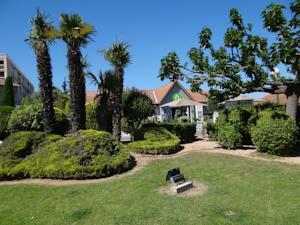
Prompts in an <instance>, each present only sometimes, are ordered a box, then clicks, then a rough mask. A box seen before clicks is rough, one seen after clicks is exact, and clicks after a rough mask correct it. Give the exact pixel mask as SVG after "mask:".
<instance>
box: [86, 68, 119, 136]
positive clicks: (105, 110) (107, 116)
mask: <svg viewBox="0 0 300 225" xmlns="http://www.w3.org/2000/svg"><path fill="white" fill-rule="evenodd" d="M88 76H89V77H90V78H91V80H92V82H93V83H94V84H95V85H96V86H97V87H98V93H97V95H96V97H95V99H94V101H95V102H96V104H97V108H96V109H97V113H96V114H97V119H98V122H99V127H100V128H101V129H102V130H104V131H107V132H110V133H111V132H112V112H113V99H112V97H113V93H114V92H115V91H116V89H117V88H118V87H119V84H118V79H117V78H116V75H115V73H114V71H111V70H108V71H105V72H104V73H103V72H101V71H100V72H99V75H98V77H99V78H97V77H96V76H95V75H94V74H93V73H91V72H89V73H88Z"/></svg>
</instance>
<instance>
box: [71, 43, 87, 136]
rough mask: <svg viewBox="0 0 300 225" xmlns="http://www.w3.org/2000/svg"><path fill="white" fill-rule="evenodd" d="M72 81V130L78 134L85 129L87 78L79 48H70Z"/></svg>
mask: <svg viewBox="0 0 300 225" xmlns="http://www.w3.org/2000/svg"><path fill="white" fill-rule="evenodd" d="M68 67H69V80H70V100H71V101H70V105H71V115H70V116H71V127H72V128H71V129H72V132H76V131H78V130H81V129H85V78H84V75H83V71H82V64H81V52H80V50H79V47H75V48H74V49H73V48H72V47H70V46H69V47H68Z"/></svg>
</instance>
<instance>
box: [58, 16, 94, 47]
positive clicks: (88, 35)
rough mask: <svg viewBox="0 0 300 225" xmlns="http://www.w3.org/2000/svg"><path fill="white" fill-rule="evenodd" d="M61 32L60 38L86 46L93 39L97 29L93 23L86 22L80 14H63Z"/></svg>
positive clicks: (69, 42)
mask: <svg viewBox="0 0 300 225" xmlns="http://www.w3.org/2000/svg"><path fill="white" fill-rule="evenodd" d="M59 33H60V38H61V39H63V40H64V41H65V42H67V43H68V44H72V43H77V44H78V45H81V46H85V45H86V44H87V43H88V42H90V41H92V40H93V39H92V35H94V33H95V29H94V27H93V26H92V25H91V24H88V23H85V22H84V21H83V19H82V17H81V16H80V15H78V14H61V15H60V26H59Z"/></svg>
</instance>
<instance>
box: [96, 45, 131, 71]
mask: <svg viewBox="0 0 300 225" xmlns="http://www.w3.org/2000/svg"><path fill="white" fill-rule="evenodd" d="M128 48H129V45H128V44H127V43H125V42H115V43H113V44H112V46H111V47H110V48H108V49H106V50H101V52H102V53H103V55H104V58H105V59H106V60H108V61H109V62H110V63H111V64H112V65H114V66H120V67H126V66H127V65H128V64H129V63H131V55H130V53H129V51H128Z"/></svg>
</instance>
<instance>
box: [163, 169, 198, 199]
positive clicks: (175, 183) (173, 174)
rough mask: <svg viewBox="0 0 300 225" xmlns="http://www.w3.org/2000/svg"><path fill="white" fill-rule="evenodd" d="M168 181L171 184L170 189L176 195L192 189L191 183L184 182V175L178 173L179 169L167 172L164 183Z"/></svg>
mask: <svg viewBox="0 0 300 225" xmlns="http://www.w3.org/2000/svg"><path fill="white" fill-rule="evenodd" d="M168 180H169V181H170V182H171V184H172V188H171V189H172V190H173V191H174V192H175V193H177V194H178V193H181V192H184V191H186V190H188V189H190V188H192V187H193V181H189V180H188V181H186V179H185V177H184V175H183V174H182V173H180V169H179V168H174V169H171V170H169V171H168V173H167V176H166V181H168Z"/></svg>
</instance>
